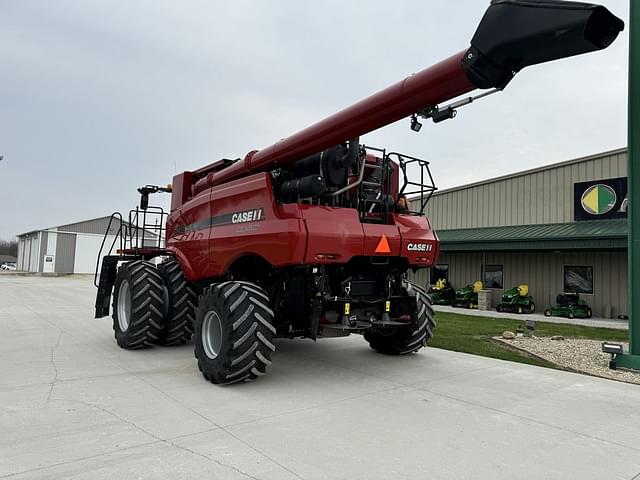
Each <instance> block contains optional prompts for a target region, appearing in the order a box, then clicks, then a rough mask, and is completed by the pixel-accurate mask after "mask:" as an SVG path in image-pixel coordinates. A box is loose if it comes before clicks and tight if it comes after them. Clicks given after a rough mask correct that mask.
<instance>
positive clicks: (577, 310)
mask: <svg viewBox="0 0 640 480" xmlns="http://www.w3.org/2000/svg"><path fill="white" fill-rule="evenodd" d="M544 315H545V316H546V317H551V316H554V317H565V318H591V315H593V312H592V311H591V308H590V307H589V305H587V303H586V302H585V301H584V300H581V299H580V295H579V294H578V293H577V292H564V293H561V294H559V295H558V297H557V298H556V305H555V306H553V307H551V308H547V309H546V310H545V311H544Z"/></svg>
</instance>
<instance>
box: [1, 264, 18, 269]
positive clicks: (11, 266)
mask: <svg viewBox="0 0 640 480" xmlns="http://www.w3.org/2000/svg"><path fill="white" fill-rule="evenodd" d="M0 268H2V270H16V264H15V263H3V264H2V265H1V266H0Z"/></svg>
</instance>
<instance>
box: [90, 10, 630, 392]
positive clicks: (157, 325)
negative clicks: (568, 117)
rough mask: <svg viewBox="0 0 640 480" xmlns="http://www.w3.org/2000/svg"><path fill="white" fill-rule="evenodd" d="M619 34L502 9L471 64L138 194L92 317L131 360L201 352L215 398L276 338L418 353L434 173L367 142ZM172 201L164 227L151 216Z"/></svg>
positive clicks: (425, 73)
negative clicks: (162, 202)
mask: <svg viewBox="0 0 640 480" xmlns="http://www.w3.org/2000/svg"><path fill="white" fill-rule="evenodd" d="M623 26H624V25H623V23H622V21H621V20H620V19H618V18H617V17H615V16H613V15H612V14H611V13H609V11H608V10H607V9H606V8H604V7H601V6H597V5H591V4H585V3H574V2H561V1H550V0H545V1H533V0H494V1H493V2H491V5H490V6H489V8H488V9H487V12H486V13H485V15H484V17H483V19H482V21H481V22H480V25H479V26H478V29H477V31H476V33H475V35H474V36H473V38H472V40H471V46H470V47H469V48H467V49H465V50H464V51H461V52H459V53H457V54H455V55H453V56H451V57H449V58H447V59H445V60H443V61H442V62H440V63H438V64H436V65H433V66H431V67H429V68H427V69H425V70H422V71H420V72H418V73H417V74H414V75H411V76H409V77H407V78H405V79H404V80H402V81H400V82H398V83H396V84H394V85H392V86H390V87H388V88H386V89H384V90H382V91H380V92H378V93H376V94H374V95H372V96H370V97H368V98H366V99H364V100H362V101H360V102H358V103H355V104H354V105H352V106H350V107H348V108H345V109H344V110H342V111H340V112H338V113H336V114H334V115H332V116H330V117H328V118H325V119H324V120H322V121H320V122H318V123H316V124H314V125H311V126H310V127H308V128H305V129H303V130H301V131H299V132H298V133H295V134H293V135H291V136H289V137H287V138H285V139H283V140H281V141H279V142H277V143H275V144H273V145H271V146H269V147H266V148H263V149H261V150H254V151H251V152H249V153H248V154H246V155H245V156H244V157H243V158H239V159H223V160H219V161H217V162H214V163H212V164H210V165H207V166H204V167H202V168H199V169H197V170H194V171H188V172H183V173H181V174H179V175H176V176H175V177H174V179H173V183H172V187H168V188H161V187H156V186H153V185H147V186H145V187H141V188H140V189H139V192H140V194H141V201H140V205H139V207H136V209H135V210H132V211H131V212H130V214H129V218H128V219H127V220H128V221H124V220H123V218H122V215H120V214H114V216H113V217H112V221H113V222H115V223H116V225H119V230H118V231H119V233H118V235H117V236H116V237H114V238H113V239H112V240H111V239H110V241H109V242H105V243H104V246H105V247H109V248H108V250H109V251H108V253H107V254H106V255H105V256H104V257H102V258H99V259H98V264H100V261H101V262H102V263H101V267H100V276H99V281H97V282H96V286H97V287H98V294H97V298H96V318H99V317H103V316H107V315H108V314H109V310H110V303H111V298H112V297H113V308H112V309H113V328H114V332H115V337H116V340H117V343H118V344H119V345H120V346H121V347H122V348H127V349H138V348H145V347H149V346H152V345H154V344H156V345H176V344H183V343H186V342H188V341H191V339H193V341H194V344H195V354H196V358H197V362H198V366H199V368H200V370H201V372H202V373H203V375H204V377H205V378H206V379H208V380H209V381H211V382H213V383H218V384H225V383H235V382H243V381H247V380H251V379H255V378H256V377H259V376H262V375H264V374H265V372H266V369H267V367H268V366H269V365H271V363H272V353H273V352H274V351H275V348H276V344H275V343H274V338H277V337H286V338H296V337H306V338H311V339H316V338H318V337H338V336H345V335H349V334H352V333H357V334H362V335H363V336H364V338H365V339H366V341H367V342H368V343H369V345H370V346H371V347H372V348H373V349H374V350H376V351H378V352H381V353H384V354H389V355H404V354H409V353H413V352H416V351H418V350H419V349H420V348H422V347H423V346H425V345H426V344H427V341H428V340H429V338H430V337H431V336H432V335H433V331H434V328H435V319H434V313H433V310H432V308H431V301H430V299H429V297H428V295H427V293H426V291H425V290H424V288H423V286H421V285H416V284H415V283H412V282H411V281H409V280H408V278H407V273H408V272H409V271H417V270H419V269H422V268H428V267H430V266H432V265H433V264H435V263H436V261H437V257H438V251H439V241H438V238H437V235H436V234H435V232H434V231H433V230H432V228H431V226H430V224H429V222H428V220H427V218H425V216H424V209H425V206H426V204H427V202H428V200H429V198H430V196H431V194H432V193H433V192H434V191H435V189H436V187H435V185H434V183H433V179H432V176H431V172H430V170H429V164H428V163H427V162H426V161H424V160H421V159H419V158H415V157H410V156H408V155H404V154H400V153H396V152H388V151H386V150H384V149H381V148H373V147H370V146H366V145H364V144H363V143H362V142H361V140H360V138H361V137H362V136H363V135H365V134H366V133H368V132H371V131H373V130H376V129H378V128H380V127H383V126H385V125H388V124H390V123H393V122H396V121H397V120H401V119H404V118H411V128H412V129H413V130H415V131H417V130H419V129H420V128H421V123H420V121H421V120H424V119H432V120H433V122H435V123H439V122H442V121H445V120H448V119H452V118H453V117H455V115H456V111H457V109H458V108H460V107H462V106H464V105H467V104H469V103H471V102H473V101H474V100H476V99H478V98H480V97H483V96H486V95H487V94H488V93H493V92H495V91H500V90H502V89H504V88H505V87H506V86H507V84H509V82H510V81H511V80H512V78H513V77H514V75H515V74H516V73H517V72H519V71H520V70H522V69H523V68H524V67H527V66H530V65H535V64H539V63H544V62H548V61H552V60H556V59H560V58H564V57H569V56H572V55H578V54H582V53H588V52H592V51H595V50H601V49H603V48H606V47H607V46H609V45H610V44H611V42H613V41H614V40H615V38H616V36H617V35H618V33H619V32H620V31H621V30H622V29H623ZM545 88H552V85H548V86H545ZM476 89H484V90H486V91H485V92H484V93H479V94H475V96H473V95H470V96H466V97H462V96H463V95H466V94H468V93H469V92H472V91H473V90H476ZM458 97H461V98H458ZM456 99H457V100H456ZM541 101H543V100H541ZM446 102H452V103H448V104H447V103H446ZM162 191H171V195H172V197H171V211H170V212H169V213H165V212H164V211H162V209H160V208H158V207H153V206H150V205H149V196H150V195H153V194H156V193H158V192H162ZM408 198H411V199H417V201H415V202H414V203H412V204H410V202H408ZM411 205H417V206H414V207H411ZM165 220H166V228H165V227H164V225H165ZM106 238H107V237H106V236H105V239H106ZM116 245H117V246H118V248H117V249H116V252H115V253H113V254H112V250H113V249H114V248H116ZM101 255H102V254H101ZM96 273H97V272H96ZM96 280H97V277H96Z"/></svg>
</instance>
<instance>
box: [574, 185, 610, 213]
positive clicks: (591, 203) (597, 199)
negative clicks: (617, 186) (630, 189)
mask: <svg viewBox="0 0 640 480" xmlns="http://www.w3.org/2000/svg"><path fill="white" fill-rule="evenodd" d="M617 200H618V196H617V195H616V191H615V190H614V189H613V188H611V187H610V186H609V185H604V184H602V183H599V184H597V185H592V186H591V187H589V188H587V189H586V190H585V192H584V193H583V194H582V200H581V203H582V208H584V209H585V210H586V212H587V213H590V214H591V215H604V214H605V213H609V212H610V211H611V210H613V208H614V207H615V206H616V201H617Z"/></svg>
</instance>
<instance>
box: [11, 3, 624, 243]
mask: <svg viewBox="0 0 640 480" xmlns="http://www.w3.org/2000/svg"><path fill="white" fill-rule="evenodd" d="M488 3H489V2H488V1H484V0H464V1H460V0H456V1H455V2H453V1H451V0H437V1H433V0H430V1H422V2H418V1H410V0H396V1H394V2H389V1H382V0H368V1H366V2H365V1H352V2H344V1H333V0H319V1H316V2H300V1H293V0H290V1H285V0H282V1H279V2H275V1H271V2H267V1H266V0H264V1H259V0H253V1H247V0H235V1H233V2H221V1H217V2H216V1H196V0H189V1H181V2H175V1H174V2H168V1H150V0H149V1H128V2H114V1H89V2H88V1H85V0H78V1H72V0H70V1H66V0H65V1H49V2H40V1H32V0H4V1H2V2H0V65H1V67H2V70H1V71H2V75H1V76H0V111H1V115H0V154H4V157H5V158H4V161H2V162H0V238H10V237H11V236H13V235H15V234H16V233H21V232H23V231H27V230H30V229H33V228H40V227H49V226H54V225H58V224H62V223H65V222H71V221H76V220H82V219H86V218H92V217H95V216H101V215H106V214H109V213H111V211H113V210H128V209H129V208H130V207H131V206H133V205H135V202H136V201H137V194H136V193H135V188H136V187H137V186H140V185H142V184H145V183H156V184H166V183H168V182H170V181H171V177H172V176H173V174H174V168H177V170H178V171H182V170H189V169H194V168H197V167H200V166H202V165H204V164H206V163H209V162H211V161H214V160H216V159H218V158H222V157H227V158H236V157H239V156H243V155H244V154H245V153H246V152H248V151H249V150H252V149H259V148H261V147H264V146H267V145H270V144H271V143H273V141H275V140H278V139H279V138H282V137H284V136H287V135H289V134H291V133H293V132H295V131H297V130H299V129H301V128H303V127H306V126H307V125H309V124H310V123H313V122H314V121H316V120H320V119H321V118H323V117H325V116H327V115H330V114H331V113H333V112H335V111H337V110H339V109H341V108H343V107H345V106H348V105H350V104H351V103H353V102H355V101H357V100H359V99H360V98H362V97H365V96H367V95H369V94H371V93H374V92H376V91H378V90H380V89H382V88H384V87H386V86H387V85H389V84H391V83H393V82H395V81H397V80H399V79H401V78H404V77H405V76H406V75H408V74H410V73H412V72H415V71H418V70H421V69H422V68H424V67H426V66H429V65H431V64H432V63H435V62H437V61H439V60H441V59H443V58H445V57H447V56H449V55H451V54H453V53H455V52H457V51H460V50H462V49H464V48H467V46H468V44H469V40H470V38H471V36H472V35H473V32H474V30H475V27H476V25H477V23H478V21H479V20H480V18H481V16H482V13H483V12H484V10H485V8H486V6H487V5H488ZM601 3H603V4H604V5H606V6H607V7H608V8H610V9H611V10H612V11H613V13H615V14H616V15H618V16H620V17H621V18H623V19H624V20H625V23H626V22H627V20H628V0H603V1H602V2H601ZM627 56H628V35H627V32H626V31H625V32H624V33H623V35H621V36H620V37H619V38H618V40H617V41H616V42H615V43H614V45H613V46H612V47H611V48H609V49H607V50H605V51H603V52H599V53H594V54H589V55H585V56H581V57H576V58H572V59H568V60H564V61H559V62H554V63H552V64H547V65H542V66H537V67H533V68H530V69H526V70H524V71H523V72H521V73H520V74H519V75H518V76H517V77H516V79H515V80H514V81H513V82H512V83H511V85H510V86H509V87H508V88H507V89H506V90H505V92H504V93H502V94H500V95H495V96H492V97H489V98H488V99H486V100H483V101H481V102H478V103H476V104H474V105H471V106H469V107H466V108H464V109H461V110H460V112H459V114H458V117H457V118H456V119H455V120H454V121H449V122H445V123H443V124H440V125H437V126H436V125H433V124H431V123H430V122H429V123H425V126H424V128H423V129H422V132H421V133H420V134H415V133H413V132H411V131H410V130H409V127H408V120H405V121H401V122H398V123H397V124H394V125H390V126H388V127H386V128H383V129H381V130H379V131H377V132H375V133H372V134H369V135H367V136H366V137H364V139H363V141H364V142H365V143H367V144H370V145H375V146H386V147H388V148H391V149H393V150H396V151H401V152H405V153H407V154H411V155H414V156H418V157H423V158H426V159H429V160H431V161H432V170H433V173H434V176H435V179H436V183H437V184H438V186H439V187H440V188H445V187H449V186H454V185H459V184H463V183H467V182H471V181H476V180H481V179H484V178H489V177H493V176H497V175H501V174H504V173H509V172H515V171H518V170H522V169H526V168H532V167H536V166H540V165H545V164H549V163H553V162H556V161H561V160H566V159H569V158H574V157H578V156H582V155H588V154H591V153H596V152H600V151H604V150H608V149H612V148H617V147H622V146H625V145H626V93H627Z"/></svg>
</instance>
